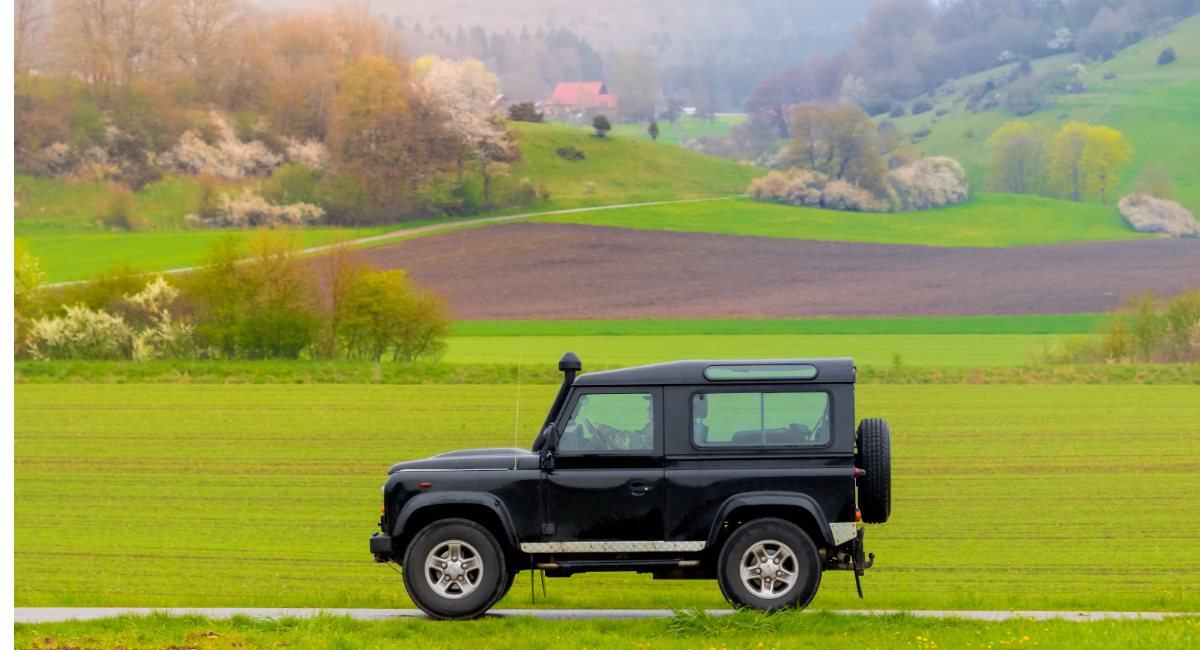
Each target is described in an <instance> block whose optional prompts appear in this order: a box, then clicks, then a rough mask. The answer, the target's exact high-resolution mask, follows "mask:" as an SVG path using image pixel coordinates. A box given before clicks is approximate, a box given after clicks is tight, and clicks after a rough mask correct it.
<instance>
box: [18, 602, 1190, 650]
mask: <svg viewBox="0 0 1200 650" xmlns="http://www.w3.org/2000/svg"><path fill="white" fill-rule="evenodd" d="M48 641H53V642H54V643H58V644H61V646H60V647H81V646H82V647H94V646H100V647H121V648H126V647H134V648H141V647H164V648H188V647H191V648H205V649H206V650H210V649H211V650H215V649H217V648H242V649H245V648H279V647H285V646H291V647H300V648H333V649H336V650H341V649H345V648H381V649H389V650H390V649H393V648H395V649H400V648H405V649H407V648H422V649H425V648H432V649H441V648H488V649H490V650H510V649H511V650H529V649H536V650H546V649H550V650H574V649H576V648H583V649H584V650H588V649H589V648H590V649H593V650H599V649H600V648H630V649H632V648H635V647H636V648H639V650H641V649H643V648H655V649H659V648H661V649H663V650H685V649H686V650H693V649H700V650H703V649H704V648H709V650H716V648H717V647H718V646H719V647H721V648H722V649H723V650H741V649H746V650H767V649H769V650H783V649H785V648H786V649H789V650H790V649H792V648H821V649H828V650H851V649H853V650H862V649H863V648H864V647H865V648H876V649H878V648H898V649H899V648H905V649H909V650H911V649H913V648H920V649H930V650H932V649H936V648H951V647H953V648H968V647H974V648H980V647H983V648H988V647H990V648H999V647H1005V646H1008V647H1018V648H1020V647H1030V648H1033V647H1043V648H1121V649H1127V648H1193V647H1196V645H1197V644H1200V617H1195V616H1179V617H1171V618H1168V619H1167V620H1164V621H1149V620H1127V621H1098V622H1089V623H1080V622H1077V621H1071V620H1065V621H1064V620H1051V621H1032V620H1029V619H1027V618H1018V619H1015V620H1010V621H1003V622H991V621H971V620H963V619H930V618H918V617H915V616H911V615H907V614H891V615H881V616H862V615H853V616H847V615H839V614H832V613H825V612H803V613H793V612H785V613H781V614H774V615H764V614H760V613H758V612H753V611H741V612H737V613H735V614H731V615H728V616H713V615H711V614H707V613H705V612H700V611H685V612H677V613H675V614H674V615H673V616H671V617H669V618H659V619H649V620H624V621H612V620H590V621H589V620H585V621H543V620H538V619H535V618H533V617H529V616H517V617H506V618H484V619H482V620H477V621H467V622H461V623H448V622H439V623H433V622H429V621H424V620H412V619H408V620H403V619H401V620H381V621H380V620H377V621H359V620H354V619H351V618H349V617H345V616H338V615H336V614H333V613H318V614H317V615H315V616H312V617H307V616H306V617H297V616H284V617H280V618H253V617H250V616H244V615H239V616H233V617H229V618H207V617H205V616H202V615H199V614H192V615H184V616H169V615H166V614H162V613H158V614H152V615H147V616H121V617H119V618H108V619H101V620H96V621H70V622H64V623H39V624H23V623H18V624H16V626H15V645H16V647H18V648H33V647H46V645H48Z"/></svg>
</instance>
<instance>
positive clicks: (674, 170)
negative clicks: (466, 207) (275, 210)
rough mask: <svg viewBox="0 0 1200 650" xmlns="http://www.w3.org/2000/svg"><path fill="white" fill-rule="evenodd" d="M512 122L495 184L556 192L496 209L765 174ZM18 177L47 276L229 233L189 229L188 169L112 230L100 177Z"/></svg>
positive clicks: (190, 259)
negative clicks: (514, 152) (515, 153)
mask: <svg viewBox="0 0 1200 650" xmlns="http://www.w3.org/2000/svg"><path fill="white" fill-rule="evenodd" d="M511 128H512V131H513V133H514V137H515V138H516V140H517V141H518V142H519V143H520V145H521V152H522V157H521V160H520V161H519V162H517V163H514V164H512V165H511V167H510V168H509V169H508V170H507V174H506V175H505V176H501V177H498V178H497V179H496V181H495V191H496V192H505V191H507V190H509V189H511V187H512V186H514V185H515V184H519V183H520V182H521V181H522V180H523V179H526V178H527V179H529V181H530V183H531V184H533V185H534V186H535V187H537V186H541V185H544V186H545V187H546V188H547V189H548V190H549V191H550V192H551V196H550V199H549V200H548V201H539V202H537V203H535V204H533V205H526V206H521V207H518V208H510V209H507V210H501V211H497V212H495V213H494V214H516V213H523V212H541V211H548V210H561V209H571V208H578V207H591V206H601V205H613V204H622V203H639V202H650V201H669V200H678V199H694V198H707V197H719V196H730V195H734V194H737V193H740V192H742V191H743V190H744V189H745V187H746V185H747V184H749V182H750V180H751V179H753V178H755V177H757V176H761V175H763V174H764V173H766V171H765V170H762V169H759V168H755V167H747V166H745V165H737V164H734V163H731V162H729V161H726V160H723V159H720V158H714V157H712V156H706V155H703V154H699V153H696V152H694V151H689V150H686V149H683V148H681V147H678V146H674V145H670V144H665V143H661V142H659V143H655V142H651V141H649V140H646V139H643V138H634V137H625V136H612V135H609V136H608V137H606V138H598V137H596V136H595V135H593V134H589V133H587V132H584V131H582V130H579V129H574V128H570V127H564V126H555V125H550V124H527V123H512V125H511ZM566 146H573V147H575V148H576V149H577V150H580V151H583V152H584V154H585V155H586V159H585V160H582V161H568V160H565V159H564V158H562V157H560V156H559V155H558V154H556V153H555V152H556V150H557V149H559V148H560V147H566ZM465 181H466V182H465V185H466V191H467V192H468V193H475V194H482V190H481V188H480V180H479V178H478V175H477V174H470V173H469V174H468V175H467V176H466V177H465ZM589 182H590V183H592V184H593V187H589V185H588V183H589ZM15 183H16V201H17V204H18V206H17V219H16V221H15V224H14V235H15V236H17V237H22V238H26V239H28V241H29V243H30V248H31V250H32V251H33V253H34V254H35V255H38V256H40V257H41V258H42V262H43V268H44V269H45V270H46V271H47V278H46V279H47V281H49V282H60V281H67V280H74V279H79V278H81V277H85V276H87V275H90V274H92V273H95V272H97V271H99V270H101V269H103V268H105V267H107V266H110V265H112V264H115V263H122V262H128V263H129V264H132V265H133V266H135V267H138V268H144V269H148V270H164V269H170V268H178V267H183V266H188V265H191V264H193V263H195V262H196V260H197V259H198V258H199V255H200V253H201V252H202V251H203V250H204V248H205V247H207V246H208V245H209V244H211V243H212V242H213V241H215V240H217V239H219V238H221V237H224V236H226V235H227V234H229V231H218V230H188V229H187V227H186V226H185V224H184V220H183V217H184V215H186V214H188V213H190V212H194V211H195V210H196V204H197V201H198V200H199V195H200V188H199V186H198V185H197V184H196V182H195V181H194V180H193V179H191V178H188V177H186V176H175V175H171V176H168V177H167V178H165V179H164V180H163V181H162V182H159V183H155V184H153V185H149V186H147V187H146V188H145V189H143V190H142V191H141V192H138V193H137V194H136V195H135V196H134V212H135V214H136V219H135V222H136V223H137V226H138V230H137V231H133V232H126V231H120V232H113V231H112V230H111V228H109V227H108V226H106V225H105V224H104V222H103V217H104V216H105V214H106V212H107V211H108V207H109V202H110V194H109V192H110V190H109V187H108V185H107V184H106V183H104V182H102V181H93V182H82V183H72V182H67V181H63V180H58V179H47V178H31V177H27V176H21V175H17V177H16V179H15ZM593 188H594V191H593ZM457 219H461V217H455V218H442V219H434V220H426V221H412V222H405V223H403V224H402V225H397V224H389V225H385V226H374V227H370V228H354V229H310V230H305V231H302V232H301V233H300V238H301V241H302V242H303V243H304V244H305V245H306V246H315V245H319V244H323V243H328V242H331V241H335V240H338V239H352V238H357V237H366V236H370V235H374V234H380V233H383V232H388V231H391V230H396V229H399V228H409V227H413V226H419V225H425V224H428V223H436V222H438V221H449V220H457ZM233 232H234V234H244V231H233Z"/></svg>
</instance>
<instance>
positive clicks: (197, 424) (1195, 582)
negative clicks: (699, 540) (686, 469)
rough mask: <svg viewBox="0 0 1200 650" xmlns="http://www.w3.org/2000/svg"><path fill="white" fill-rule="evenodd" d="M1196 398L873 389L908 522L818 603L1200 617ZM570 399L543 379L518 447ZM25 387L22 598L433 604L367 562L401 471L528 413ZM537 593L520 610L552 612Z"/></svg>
mask: <svg viewBox="0 0 1200 650" xmlns="http://www.w3.org/2000/svg"><path fill="white" fill-rule="evenodd" d="M1196 391H1197V389H1196V387H1195V386H889V385H874V384H864V385H860V386H859V387H858V388H857V390H856V394H857V396H856V400H857V404H856V409H855V410H856V416H857V417H874V416H882V417H886V418H888V421H889V422H890V424H891V427H892V435H893V454H894V456H893V462H894V470H893V474H894V477H895V479H894V481H895V483H894V496H893V509H892V511H893V517H892V520H891V521H890V522H889V523H887V524H886V525H883V526H871V527H869V528H868V532H867V545H868V549H869V550H870V551H871V552H873V553H875V554H876V556H877V561H876V565H875V567H874V568H872V569H871V570H870V572H868V575H867V576H866V578H865V579H864V591H865V592H866V596H867V598H866V600H859V599H858V598H857V596H856V595H855V591H854V580H853V576H850V575H846V574H845V573H844V572H833V573H829V574H826V575H825V577H824V579H823V584H822V587H821V591H820V593H819V594H818V595H817V598H816V600H815V601H814V603H813V606H814V607H815V608H817V609H851V608H856V609H857V608H864V607H869V608H908V609H1009V608H1016V609H1018V610H1036V609H1080V610H1107V611H1151V610H1153V611H1185V612H1192V611H1200V602H1198V601H1197V600H1196V599H1195V593H1196V590H1197V589H1200V543H1197V540H1196V537H1195V534H1194V533H1195V530H1196V529H1197V528H1198V527H1200V514H1198V513H1200V482H1198V481H1200V479H1198V478H1197V477H1198V476H1200V437H1197V436H1195V435H1194V432H1195V423H1196V421H1197V420H1198V419H1200V400H1197V399H1196ZM555 392H556V387H555V386H553V385H539V386H523V387H522V390H521V391H520V413H521V417H520V420H519V435H518V436H517V442H518V444H520V445H522V446H528V445H529V444H530V443H531V442H532V440H533V438H534V434H535V433H536V430H537V428H538V426H539V425H540V423H541V420H542V418H541V415H542V414H543V413H545V411H546V409H547V408H548V407H549V404H550V403H551V401H552V400H553V397H554V394H555ZM14 394H15V405H16V408H15V415H14V426H15V435H14V453H15V462H14V471H15V480H14V490H15V500H14V504H15V512H14V520H13V521H14V528H15V533H14V544H15V554H14V571H15V574H14V575H15V578H14V582H15V590H14V597H15V600H16V604H17V605H18V606H129V607H217V606H246V607H256V606H257V607H374V608H378V607H411V606H412V605H411V603H410V602H409V601H408V598H407V597H406V596H405V591H404V588H403V586H402V585H401V582H400V580H399V576H397V575H396V574H395V573H394V572H392V571H391V570H390V569H388V568H387V567H383V566H379V565H374V564H372V563H371V561H370V555H369V553H368V552H367V538H368V537H369V536H370V534H371V533H372V532H373V530H374V529H375V525H376V522H377V521H378V516H379V498H380V497H379V491H378V490H379V486H380V485H381V484H382V483H383V481H384V479H385V472H386V470H387V468H388V467H389V466H390V465H391V464H392V463H394V462H396V461H400V460H404V459H411V458H419V457H425V456H429V455H431V454H436V453H441V452H444V451H449V450H453V449H467V448H473V447H489V446H492V447H494V446H509V445H511V444H513V441H514V432H513V422H514V409H515V407H516V406H517V403H516V399H515V398H516V393H515V392H514V390H513V387H512V386H469V385H468V386H439V385H431V386H365V385H300V386H296V385H286V386H285V385H276V386H220V385H203V386H175V385H171V386H155V385H145V384H139V385H129V386H108V385H19V386H17V387H16V390H15V393H14ZM64 522H65V523H64ZM64 526H66V527H67V528H68V529H69V531H70V532H69V534H67V535H65V536H64V532H63V530H64ZM1148 531H1153V532H1152V533H1150V532H1148ZM1155 549H1158V550H1157V551H1155ZM1064 554H1067V555H1069V557H1070V560H1071V561H1070V562H1064V561H1063V557H1064ZM1164 554H1167V555H1169V556H1170V558H1171V561H1170V562H1166V563H1164V562H1163V559H1162V558H1163V557H1164ZM518 580H520V581H521V582H519V583H518V584H521V585H526V586H525V587H524V588H520V589H514V590H513V592H512V593H510V594H509V595H508V596H507V597H506V598H505V599H504V600H503V601H502V602H501V603H500V606H501V607H508V608H512V607H528V606H529V605H530V601H529V597H528V594H529V592H528V590H527V589H528V587H527V585H528V584H529V583H528V580H529V578H528V573H525V574H522V576H520V577H519V578H518ZM547 583H548V587H549V597H548V598H546V599H545V600H543V599H542V598H541V597H540V595H539V598H538V602H537V605H538V606H539V607H558V608H561V607H572V608H574V607H581V608H642V607H650V608H675V607H704V608H716V607H725V606H726V605H725V602H724V600H723V599H722V598H721V595H720V592H719V591H718V589H717V586H716V584H715V583H713V582H709V581H655V580H651V579H650V578H649V576H642V575H635V574H624V573H621V574H587V575H580V576H575V577H572V578H563V579H555V578H551V579H548V580H547ZM939 645H941V644H940V643H939ZM576 647H578V646H576Z"/></svg>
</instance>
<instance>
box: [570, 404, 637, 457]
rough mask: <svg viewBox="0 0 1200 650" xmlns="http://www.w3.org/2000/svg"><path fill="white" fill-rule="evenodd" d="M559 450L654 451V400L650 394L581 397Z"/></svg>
mask: <svg viewBox="0 0 1200 650" xmlns="http://www.w3.org/2000/svg"><path fill="white" fill-rule="evenodd" d="M558 449H559V451H649V450H652V449H654V397H653V396H652V395H650V394H649V393H597V394H594V395H584V396H582V397H580V398H579V401H578V402H576V405H575V412H574V413H572V414H571V419H570V420H568V421H567V426H566V428H565V429H563V434H562V438H561V439H560V440H559V443H558Z"/></svg>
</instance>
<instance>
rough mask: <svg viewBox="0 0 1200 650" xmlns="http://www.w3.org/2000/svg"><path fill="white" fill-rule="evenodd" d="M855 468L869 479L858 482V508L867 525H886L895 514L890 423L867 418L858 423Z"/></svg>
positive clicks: (880, 419)
mask: <svg viewBox="0 0 1200 650" xmlns="http://www.w3.org/2000/svg"><path fill="white" fill-rule="evenodd" d="M855 442H856V444H857V446H858V450H857V451H856V452H855V456H854V458H855V461H856V462H855V464H856V465H857V466H858V467H861V468H862V469H863V470H864V471H866V473H867V475H866V476H864V477H862V478H860V479H858V508H859V510H861V511H862V520H863V521H864V522H865V523H868V524H883V523H887V520H888V515H890V514H892V432H891V430H890V429H889V428H888V423H887V420H884V419H883V418H866V419H864V420H862V421H861V422H859V423H858V434H857V437H856V440H855Z"/></svg>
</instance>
